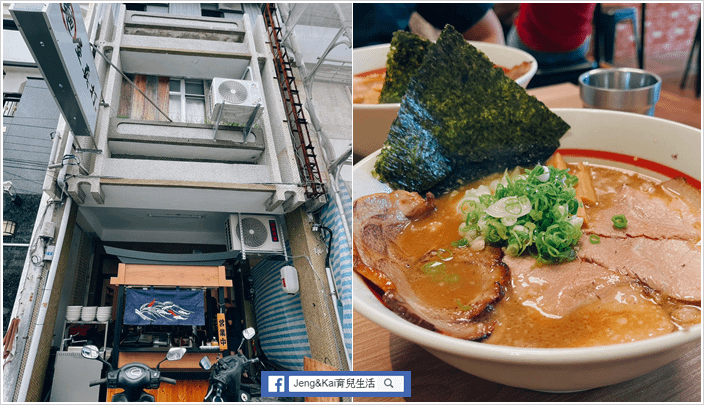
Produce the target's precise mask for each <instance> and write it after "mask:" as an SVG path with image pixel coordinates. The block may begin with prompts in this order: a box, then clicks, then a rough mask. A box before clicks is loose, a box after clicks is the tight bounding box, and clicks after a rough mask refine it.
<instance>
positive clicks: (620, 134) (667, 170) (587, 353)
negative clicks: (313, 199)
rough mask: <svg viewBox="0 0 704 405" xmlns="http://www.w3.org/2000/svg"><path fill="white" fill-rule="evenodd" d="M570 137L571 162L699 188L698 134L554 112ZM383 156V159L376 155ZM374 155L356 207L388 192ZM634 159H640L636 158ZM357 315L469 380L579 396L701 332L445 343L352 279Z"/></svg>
mask: <svg viewBox="0 0 704 405" xmlns="http://www.w3.org/2000/svg"><path fill="white" fill-rule="evenodd" d="M553 111H554V112H555V113H557V114H558V115H560V116H561V117H562V118H563V119H564V120H565V121H566V122H567V123H568V124H570V126H571V129H570V130H569V131H568V132H567V133H566V134H565V135H564V136H563V137H562V139H561V141H560V152H561V153H562V154H563V157H564V158H565V160H566V161H568V162H577V161H581V160H586V161H589V162H593V163H598V164H608V165H611V166H616V167H622V168H626V169H630V170H634V171H637V172H640V173H643V174H647V175H650V176H652V177H655V178H658V179H662V180H666V179H669V178H672V177H676V176H680V175H683V176H684V177H686V178H687V179H688V181H689V182H690V184H693V185H694V186H696V187H701V183H700V182H701V148H700V147H699V145H700V142H701V132H700V131H699V130H698V129H696V128H692V127H689V126H686V125H682V124H679V123H676V122H672V121H667V120H663V119H660V118H653V117H649V116H645V115H639V114H632V113H623V112H617V111H606V110H589V109H554V110H553ZM377 153H378V152H377ZM377 153H374V154H372V155H370V156H368V157H367V158H366V159H364V160H362V161H360V162H359V163H358V164H357V165H355V167H354V172H353V175H354V188H353V199H355V200H356V199H357V198H359V197H362V196H364V195H367V194H371V193H377V192H389V191H390V189H389V187H388V186H386V185H385V184H382V183H380V182H379V181H377V180H376V179H375V178H374V177H373V176H372V175H371V170H372V169H373V167H374V161H375V159H376V155H377ZM636 157H637V158H636ZM353 285H354V309H355V310H356V311H358V312H359V313H360V314H362V315H363V316H365V317H366V318H368V319H369V320H371V321H372V322H374V323H376V324H378V325H380V326H382V327H384V328H386V329H388V330H389V331H390V332H392V333H394V334H396V335H398V336H401V337H403V338H405V339H407V340H409V341H412V342H414V343H416V344H418V345H420V346H422V347H424V348H425V349H426V350H428V351H429V352H430V353H432V354H433V355H435V356H436V357H438V358H439V359H441V360H443V361H445V362H447V363H448V364H450V365H452V366H454V367H457V368H458V369H460V370H463V371H465V372H467V373H470V374H473V375H475V376H478V377H481V378H485V379H487V380H491V381H494V382H498V383H501V384H505V385H509V386H514V387H520V388H527V389H533V390H539V391H554V392H565V391H578V390H586V389H591V388H596V387H602V386H606V385H611V384H616V383H619V382H622V381H626V380H630V379H632V378H635V377H639V376H641V375H644V374H646V373H648V372H650V371H652V370H655V369H657V368H659V367H661V366H664V365H666V364H668V363H670V362H672V361H674V360H676V359H677V358H678V357H680V356H681V355H682V354H683V353H686V352H687V351H689V350H691V349H692V348H693V347H694V346H695V345H696V344H697V343H698V342H700V340H701V325H697V326H694V327H691V328H689V329H685V330H681V331H676V332H673V333H670V334H668V335H664V336H660V337H656V338H652V339H647V340H643V341H638V342H633V343H623V344H616V345H609V346H598V347H586V348H572V349H535V348H520V347H508V346H497V345H490V344H484V343H478V342H472V341H465V340H461V339H456V338H452V337H449V336H444V335H441V334H438V333H435V332H431V331H429V330H427V329H424V328H421V327H419V326H416V325H414V324H411V323H410V322H407V321H405V320H403V319H402V318H401V317H399V316H397V315H396V314H394V313H393V312H391V311H390V310H389V309H387V308H386V307H385V306H384V305H383V304H382V303H381V302H380V301H379V300H378V299H377V298H376V296H374V294H373V293H372V292H371V291H370V290H369V288H368V287H367V286H366V284H365V283H364V281H362V279H361V278H360V277H359V276H358V275H357V274H355V278H354V282H353Z"/></svg>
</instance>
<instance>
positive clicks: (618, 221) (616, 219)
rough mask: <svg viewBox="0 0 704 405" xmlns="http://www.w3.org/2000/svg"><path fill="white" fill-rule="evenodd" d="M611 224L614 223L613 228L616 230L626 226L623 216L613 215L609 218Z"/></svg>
mask: <svg viewBox="0 0 704 405" xmlns="http://www.w3.org/2000/svg"><path fill="white" fill-rule="evenodd" d="M611 222H613V223H614V228H616V229H623V228H625V227H626V226H627V225H628V220H627V219H626V216H625V215H623V214H621V215H614V216H613V217H611Z"/></svg>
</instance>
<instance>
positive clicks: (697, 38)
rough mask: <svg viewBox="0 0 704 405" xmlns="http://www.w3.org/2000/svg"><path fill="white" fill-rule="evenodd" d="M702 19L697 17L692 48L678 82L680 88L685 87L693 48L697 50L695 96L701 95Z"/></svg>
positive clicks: (692, 56)
mask: <svg viewBox="0 0 704 405" xmlns="http://www.w3.org/2000/svg"><path fill="white" fill-rule="evenodd" d="M701 47H702V19H701V17H700V18H699V22H697V32H696V34H694V41H692V48H691V49H690V50H689V56H688V57H687V65H686V66H685V67H684V74H683V75H682V81H681V82H680V89H683V90H684V88H685V85H686V84H687V77H688V76H689V68H690V67H691V66H692V59H693V58H694V50H695V49H696V50H697V63H696V65H695V66H694V68H695V69H696V80H695V81H694V92H695V94H696V95H697V98H699V96H701V90H702V89H701V85H702V53H701Z"/></svg>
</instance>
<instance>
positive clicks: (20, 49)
mask: <svg viewBox="0 0 704 405" xmlns="http://www.w3.org/2000/svg"><path fill="white" fill-rule="evenodd" d="M2 60H3V62H24V63H34V59H33V58H32V54H31V53H30V52H29V48H27V45H25V43H24V38H22V34H20V32H19V31H15V30H2Z"/></svg>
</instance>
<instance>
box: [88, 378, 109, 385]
mask: <svg viewBox="0 0 704 405" xmlns="http://www.w3.org/2000/svg"><path fill="white" fill-rule="evenodd" d="M106 382H108V379H107V378H101V379H100V380H95V381H91V382H90V383H89V384H88V386H89V387H94V386H96V385H100V384H105V383H106Z"/></svg>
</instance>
